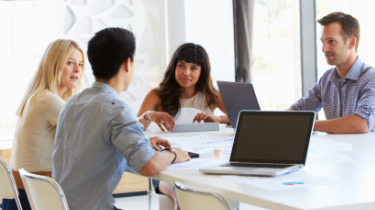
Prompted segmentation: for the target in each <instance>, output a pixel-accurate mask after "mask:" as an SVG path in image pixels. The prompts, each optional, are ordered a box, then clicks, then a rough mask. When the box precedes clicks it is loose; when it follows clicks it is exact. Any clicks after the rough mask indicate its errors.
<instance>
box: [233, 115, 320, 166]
mask: <svg viewBox="0 0 375 210" xmlns="http://www.w3.org/2000/svg"><path fill="white" fill-rule="evenodd" d="M314 117H315V114H314V113H313V112H241V114H240V119H239V121H238V122H239V124H238V126H237V131H236V136H235V142H234V145H233V150H232V154H231V159H230V160H231V161H235V162H261V163H269V162H271V163H296V164H304V163H305V161H306V153H307V148H308V144H309V141H310V136H311V130H312V124H313V122H314Z"/></svg>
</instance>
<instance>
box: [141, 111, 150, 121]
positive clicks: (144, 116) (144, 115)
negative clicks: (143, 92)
mask: <svg viewBox="0 0 375 210" xmlns="http://www.w3.org/2000/svg"><path fill="white" fill-rule="evenodd" d="M148 112H149V111H147V112H145V113H143V115H142V116H143V119H144V120H146V121H147V122H151V120H149V119H147V118H146V114H147V113H148Z"/></svg>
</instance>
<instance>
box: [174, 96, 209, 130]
mask: <svg viewBox="0 0 375 210" xmlns="http://www.w3.org/2000/svg"><path fill="white" fill-rule="evenodd" d="M207 105H208V104H207V99H206V95H205V94H204V93H203V92H197V94H195V95H194V96H193V97H191V98H188V99H183V98H180V106H181V109H180V110H179V114H178V117H177V118H176V119H175V122H176V124H189V123H192V121H193V119H194V117H195V115H197V114H198V113H201V112H204V113H208V114H211V115H212V111H211V109H210V107H208V106H207Z"/></svg>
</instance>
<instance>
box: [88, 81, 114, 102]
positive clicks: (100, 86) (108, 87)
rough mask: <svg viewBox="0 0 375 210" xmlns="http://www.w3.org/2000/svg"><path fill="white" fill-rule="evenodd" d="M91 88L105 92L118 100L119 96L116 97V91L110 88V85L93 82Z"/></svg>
mask: <svg viewBox="0 0 375 210" xmlns="http://www.w3.org/2000/svg"><path fill="white" fill-rule="evenodd" d="M91 87H93V88H100V89H102V90H104V91H107V92H109V93H110V94H111V95H113V96H115V97H116V98H118V99H120V96H119V95H118V93H117V91H116V90H115V89H113V87H111V86H110V85H107V84H105V83H103V82H98V81H95V82H94V83H93V84H92V86H91Z"/></svg>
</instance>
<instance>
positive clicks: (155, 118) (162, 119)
mask: <svg viewBox="0 0 375 210" xmlns="http://www.w3.org/2000/svg"><path fill="white" fill-rule="evenodd" d="M146 118H147V119H149V120H151V121H152V122H154V123H156V124H157V125H158V126H159V128H160V130H161V131H163V132H165V130H164V129H166V130H167V131H169V132H171V131H172V130H173V128H174V127H175V126H176V123H175V122H174V120H173V118H172V117H171V116H170V115H169V114H168V113H166V112H156V111H150V112H148V113H147V115H146ZM163 126H164V127H163Z"/></svg>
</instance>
